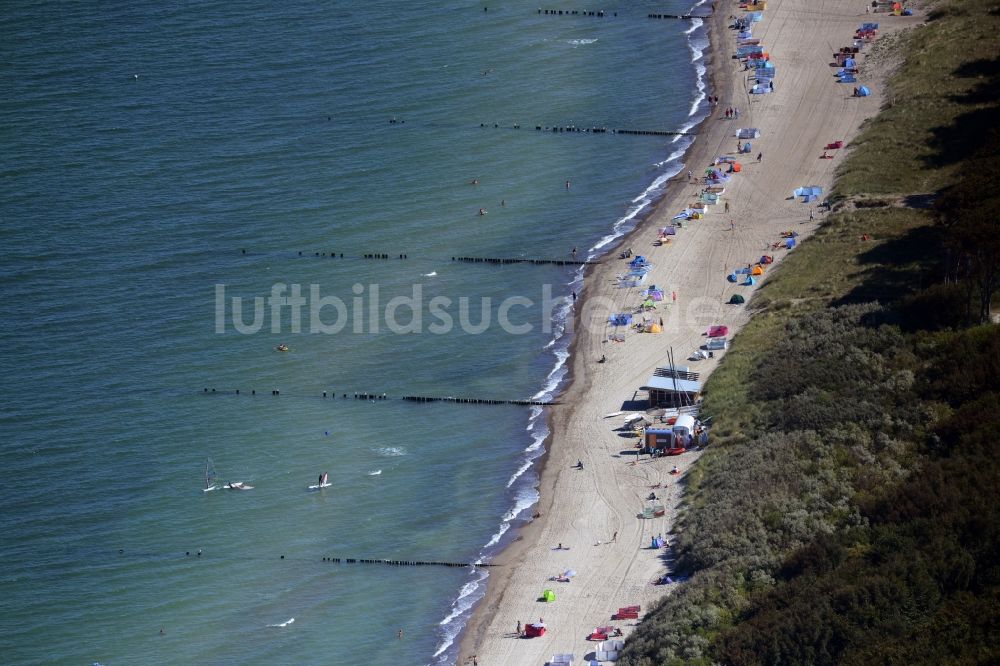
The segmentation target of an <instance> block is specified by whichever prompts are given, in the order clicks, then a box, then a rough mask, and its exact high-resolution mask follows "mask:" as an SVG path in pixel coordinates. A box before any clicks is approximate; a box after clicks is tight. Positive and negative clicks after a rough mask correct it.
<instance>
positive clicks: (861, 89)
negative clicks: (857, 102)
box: [858, 86, 872, 97]
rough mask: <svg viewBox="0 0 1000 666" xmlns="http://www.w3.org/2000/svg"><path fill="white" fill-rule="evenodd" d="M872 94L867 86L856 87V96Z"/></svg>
mask: <svg viewBox="0 0 1000 666" xmlns="http://www.w3.org/2000/svg"><path fill="white" fill-rule="evenodd" d="M871 94H872V91H871V90H869V89H868V86H859V87H858V97H868V96H869V95H871Z"/></svg>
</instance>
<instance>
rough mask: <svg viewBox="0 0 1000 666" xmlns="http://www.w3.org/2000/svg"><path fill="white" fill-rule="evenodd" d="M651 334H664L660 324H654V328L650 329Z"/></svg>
mask: <svg viewBox="0 0 1000 666" xmlns="http://www.w3.org/2000/svg"><path fill="white" fill-rule="evenodd" d="M649 332H650V333H663V329H662V328H661V327H660V325H659V324H653V325H652V326H650V327H649Z"/></svg>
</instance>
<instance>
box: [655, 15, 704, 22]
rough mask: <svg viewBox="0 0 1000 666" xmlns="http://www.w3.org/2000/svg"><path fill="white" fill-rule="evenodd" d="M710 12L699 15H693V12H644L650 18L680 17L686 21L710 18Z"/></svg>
mask: <svg viewBox="0 0 1000 666" xmlns="http://www.w3.org/2000/svg"><path fill="white" fill-rule="evenodd" d="M711 17H712V15H711V14H703V15H700V16H695V15H693V14H646V18H651V19H682V20H686V21H691V20H694V19H702V20H704V19H708V18H711Z"/></svg>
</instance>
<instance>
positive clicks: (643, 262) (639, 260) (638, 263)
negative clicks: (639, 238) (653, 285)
mask: <svg viewBox="0 0 1000 666" xmlns="http://www.w3.org/2000/svg"><path fill="white" fill-rule="evenodd" d="M628 265H629V266H631V267H632V268H642V267H643V266H649V265H650V263H649V261H648V260H647V259H646V257H644V256H642V255H641V254H639V255H636V257H635V259H633V260H632V261H630V262H628Z"/></svg>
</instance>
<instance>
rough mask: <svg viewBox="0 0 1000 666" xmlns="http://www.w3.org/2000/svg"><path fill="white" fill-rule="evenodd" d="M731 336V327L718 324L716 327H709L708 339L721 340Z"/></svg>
mask: <svg viewBox="0 0 1000 666" xmlns="http://www.w3.org/2000/svg"><path fill="white" fill-rule="evenodd" d="M726 335H729V327H728V326H722V325H719V324H716V325H714V326H709V327H708V337H710V338H721V337H724V336H726Z"/></svg>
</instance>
